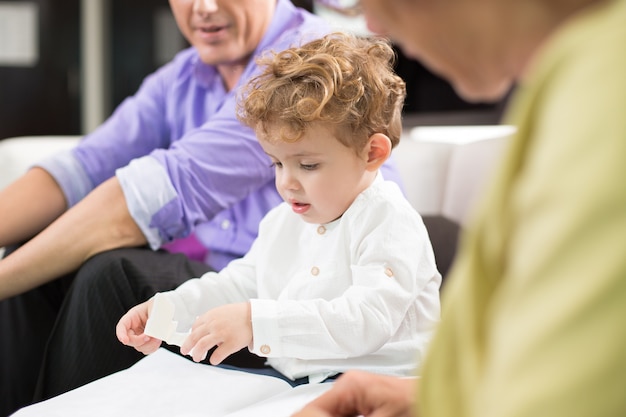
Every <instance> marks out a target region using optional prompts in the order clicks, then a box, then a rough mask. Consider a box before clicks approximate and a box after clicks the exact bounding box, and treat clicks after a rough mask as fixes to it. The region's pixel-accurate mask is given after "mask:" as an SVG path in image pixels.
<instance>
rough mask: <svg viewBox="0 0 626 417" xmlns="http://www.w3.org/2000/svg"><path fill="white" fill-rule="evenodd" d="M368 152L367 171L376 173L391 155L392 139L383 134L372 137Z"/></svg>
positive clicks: (367, 148)
mask: <svg viewBox="0 0 626 417" xmlns="http://www.w3.org/2000/svg"><path fill="white" fill-rule="evenodd" d="M365 149H366V151H367V169H368V170H369V171H376V170H377V169H378V168H380V167H381V166H382V164H384V163H385V161H386V160H387V158H389V155H391V139H389V138H388V137H387V135H383V134H382V133H374V134H373V135H372V136H370V138H369V140H368V142H367V145H366V147H365Z"/></svg>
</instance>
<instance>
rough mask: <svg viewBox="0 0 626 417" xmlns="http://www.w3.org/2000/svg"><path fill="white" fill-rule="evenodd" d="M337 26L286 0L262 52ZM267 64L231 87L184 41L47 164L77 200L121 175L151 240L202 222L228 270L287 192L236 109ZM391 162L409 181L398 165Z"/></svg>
mask: <svg viewBox="0 0 626 417" xmlns="http://www.w3.org/2000/svg"><path fill="white" fill-rule="evenodd" d="M328 31H329V27H328V24H327V23H326V22H325V21H324V20H322V19H321V18H319V17H317V16H315V15H313V14H310V13H308V12H306V11H305V10H303V9H299V8H296V7H294V6H293V4H292V3H291V2H290V1H289V0H278V1H277V6H276V11H275V15H274V17H273V20H272V23H271V25H270V27H269V28H268V31H267V33H266V34H265V36H264V37H263V39H262V41H261V43H260V44H259V47H258V48H257V52H256V53H255V56H256V55H258V54H259V53H261V52H263V51H268V50H275V51H279V50H283V49H285V48H287V47H290V46H292V45H294V44H296V43H302V42H304V41H307V40H310V39H312V38H315V37H318V36H321V35H323V34H324V33H327V32H328ZM257 71H258V67H257V65H256V63H255V62H254V59H252V60H251V61H250V63H249V64H248V66H247V68H246V69H245V71H244V74H243V75H242V77H241V79H240V81H239V84H238V85H237V87H235V88H234V89H233V90H231V91H226V90H225V89H224V86H223V83H222V80H221V78H220V76H219V74H218V73H217V71H216V69H215V68H214V67H211V66H208V65H206V64H204V63H202V62H201V61H200V59H199V56H198V54H197V53H196V50H195V49H194V48H188V49H186V50H184V51H181V52H180V53H178V54H177V55H176V57H175V58H174V59H173V60H172V61H171V62H170V63H168V64H166V65H164V66H163V67H161V68H160V69H158V70H157V71H156V72H154V73H153V74H151V75H149V76H148V77H146V79H145V80H144V82H143V83H142V85H141V86H140V88H139V90H138V91H137V93H136V94H135V95H134V96H132V97H129V98H127V99H126V100H125V101H124V102H122V103H121V104H120V105H119V106H118V107H117V109H116V110H115V112H114V113H113V114H112V115H111V117H110V118H109V119H108V120H106V121H105V123H103V124H102V126H100V127H99V128H98V129H96V130H95V131H94V132H93V133H91V134H89V135H87V136H85V138H84V139H83V140H82V141H81V142H80V143H79V145H78V146H77V147H76V148H75V149H73V150H72V151H70V152H66V153H63V154H59V155H57V156H55V157H53V158H50V159H48V160H45V161H43V162H42V163H40V164H39V166H41V167H43V168H44V169H46V170H47V171H48V172H50V173H51V175H52V176H53V177H54V178H55V179H56V181H57V182H58V183H59V185H60V186H61V188H62V189H63V192H64V193H65V196H66V198H67V200H68V203H69V205H70V206H72V205H74V204H76V203H77V202H78V201H80V200H81V199H82V198H83V197H85V196H86V195H87V194H88V193H89V192H90V191H91V190H93V189H94V188H95V187H96V186H98V185H99V184H101V183H102V182H104V181H105V180H107V179H109V178H111V177H112V176H113V175H117V178H118V179H119V181H120V184H121V186H122V190H123V192H124V196H125V198H126V201H127V204H128V208H129V211H130V213H131V215H132V217H133V219H134V220H135V221H136V223H137V225H138V226H139V227H140V229H141V230H142V232H143V233H144V235H145V237H146V239H147V240H148V242H149V244H150V247H152V248H153V249H155V250H156V249H158V248H160V247H162V246H164V245H167V244H170V242H173V241H174V240H176V239H180V238H184V237H187V236H189V235H190V234H191V233H192V232H193V233H194V234H195V239H194V240H195V241H196V242H200V243H201V244H202V245H203V246H204V247H205V248H206V249H207V250H208V253H207V255H206V257H205V259H204V261H205V262H206V263H207V264H209V265H211V266H212V267H213V268H216V269H217V270H219V269H221V268H223V267H224V266H225V265H226V264H227V263H228V262H230V261H231V260H232V259H234V258H236V257H240V256H242V255H243V254H245V253H246V252H247V251H248V249H249V248H250V245H251V244H252V241H253V240H254V239H255V238H256V236H257V232H258V225H259V221H260V220H261V218H262V217H263V216H264V215H265V213H267V212H268V211H269V210H270V209H271V208H273V207H274V206H276V205H278V204H279V203H280V202H281V201H282V200H281V198H280V196H279V195H278V193H277V191H276V188H275V186H274V170H273V169H272V168H270V165H271V161H270V160H269V158H268V157H267V155H265V153H264V152H263V150H262V148H261V146H260V145H259V144H258V142H257V139H256V137H255V135H254V132H253V131H252V130H251V129H250V128H248V127H245V126H243V125H242V124H241V123H240V122H239V121H238V119H237V117H236V106H235V102H236V98H237V90H238V89H239V88H240V87H241V86H242V85H244V84H245V82H246V81H247V80H248V79H249V78H250V77H251V76H253V75H254V74H255V73H256V72H257ZM388 165H389V164H388ZM383 172H384V176H385V178H386V179H391V180H395V181H397V182H399V175H398V174H397V172H396V171H395V169H393V167H390V166H387V167H386V169H384V170H383ZM194 240H192V241H191V242H193V241H194ZM182 250H183V251H185V249H182ZM190 250H191V249H190ZM196 250H197V249H196Z"/></svg>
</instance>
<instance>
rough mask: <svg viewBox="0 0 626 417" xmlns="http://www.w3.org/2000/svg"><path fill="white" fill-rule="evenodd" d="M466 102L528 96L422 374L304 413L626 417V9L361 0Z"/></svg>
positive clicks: (345, 389) (517, 111)
mask: <svg viewBox="0 0 626 417" xmlns="http://www.w3.org/2000/svg"><path fill="white" fill-rule="evenodd" d="M362 8H363V10H364V11H365V12H366V15H367V17H368V20H369V22H370V28H372V29H375V30H376V29H377V28H378V29H381V30H382V31H384V32H386V33H388V34H389V35H390V36H391V37H392V38H394V39H396V40H397V42H398V43H399V44H400V45H401V47H403V49H404V51H405V52H406V53H407V54H409V55H412V56H414V57H415V58H418V59H421V60H422V61H423V62H424V63H425V64H427V65H428V66H430V67H431V68H432V69H433V70H435V71H437V72H438V73H440V74H441V75H443V76H445V77H446V78H448V79H449V80H450V82H451V83H452V84H453V85H454V86H455V88H456V89H457V91H458V92H459V93H461V94H462V95H463V96H464V97H466V98H468V99H490V98H496V97H499V95H500V94H502V93H504V92H505V91H507V90H508V88H509V86H510V85H511V83H513V82H516V83H517V84H518V86H517V88H516V92H515V95H514V97H513V100H512V102H511V104H510V107H509V109H508V112H507V118H506V120H505V121H506V122H507V123H511V124H514V125H516V126H517V127H518V134H517V136H516V137H515V139H514V140H513V142H512V143H511V146H510V148H509V149H508V152H507V154H506V156H505V159H504V163H503V165H502V166H501V169H500V171H499V172H498V175H496V176H495V178H494V181H493V183H492V184H491V187H489V189H488V190H487V192H486V194H485V195H484V197H483V199H482V200H481V202H480V204H479V205H478V207H476V210H475V212H474V217H473V221H472V222H471V226H470V227H469V228H468V230H466V233H465V235H464V236H463V239H462V243H461V249H460V253H459V256H458V258H457V259H456V261H455V265H454V267H453V270H452V272H451V275H450V277H449V281H448V284H447V286H446V290H445V292H444V294H443V311H442V321H441V323H440V326H439V328H438V330H437V332H436V335H435V338H434V339H433V341H432V343H431V345H430V349H429V352H428V354H427V357H426V359H425V361H424V366H423V368H422V369H420V370H419V373H420V374H421V378H419V379H414V380H406V379H394V378H389V377H381V376H377V375H372V374H366V373H352V374H351V373H347V374H345V375H344V376H343V377H342V378H340V379H339V380H338V381H337V382H336V383H335V387H334V388H333V389H332V390H330V391H329V392H328V393H327V394H325V395H323V396H322V397H320V398H318V399H317V400H315V401H314V402H312V403H311V404H310V405H309V406H307V407H306V408H305V409H304V410H303V411H302V412H301V413H300V414H298V416H299V417H304V416H306V417H311V416H352V415H365V416H376V417H382V416H391V415H393V416H409V415H419V416H422V417H433V416H449V417H464V416H475V417H491V416H494V417H527V416H532V417H538V416H539V417H541V416H549V417H555V416H556V417H560V416H567V417H572V416H594V417H603V416H607V417H608V416H624V415H626V326H624V324H623V323H624V320H625V318H626V185H625V184H624V182H623V181H624V178H626V0H523V1H520V0H480V1H477V0H420V1H418V0H363V1H362Z"/></svg>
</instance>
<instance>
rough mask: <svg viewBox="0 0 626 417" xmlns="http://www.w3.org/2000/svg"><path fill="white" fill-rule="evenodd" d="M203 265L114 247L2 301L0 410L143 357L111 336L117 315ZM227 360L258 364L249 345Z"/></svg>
mask: <svg viewBox="0 0 626 417" xmlns="http://www.w3.org/2000/svg"><path fill="white" fill-rule="evenodd" d="M209 270H211V268H210V267H209V266H207V265H205V264H202V263H199V262H195V261H191V260H189V259H188V258H187V257H186V256H184V255H181V254H171V253H167V252H163V251H159V252H153V251H151V250H149V249H144V248H134V249H117V250H113V251H109V252H104V253H102V254H99V255H96V256H94V257H93V258H91V259H89V260H88V261H87V262H85V264H84V265H83V266H82V267H81V268H80V269H79V270H78V271H77V272H76V273H75V274H73V275H72V276H68V277H63V278H61V279H59V280H56V281H54V282H52V283H49V284H47V285H44V286H42V287H39V288H36V289H34V290H32V291H30V292H28V293H26V294H23V295H20V296H18V297H14V298H12V299H10V300H6V301H2V302H0V337H1V338H2V341H1V342H0V364H1V366H0V368H1V369H2V372H0V378H1V380H0V393H1V395H0V415H1V416H4V415H8V414H10V413H11V412H12V411H14V410H16V409H17V408H19V407H22V406H25V405H28V404H30V403H32V402H37V401H40V400H44V399H47V398H50V397H52V396H55V395H58V394H61V393H63V392H66V391H69V390H71V389H74V388H76V387H79V386H81V385H84V384H86V383H88V382H91V381H94V380H96V379H98V378H101V377H103V376H105V375H109V374H111V373H113V372H117V371H119V370H122V369H125V368H128V367H129V366H131V365H133V364H134V363H135V362H137V361H138V360H139V359H141V358H142V357H143V354H141V353H139V352H137V351H136V350H135V349H133V348H131V347H128V346H124V345H122V344H121V343H120V342H119V341H118V340H117V337H116V336H115V326H116V324H117V322H118V320H119V319H120V317H121V316H122V315H123V314H124V313H126V312H127V311H128V310H129V309H130V308H131V307H133V306H135V305H137V304H139V303H141V302H143V301H145V300H147V299H149V298H150V297H152V296H153V295H154V294H155V293H156V292H160V291H168V290H171V289H173V288H175V287H177V286H178V285H180V284H182V283H183V282H184V281H186V280H187V279H189V278H192V277H198V276H200V275H202V274H203V273H205V272H207V271H209ZM164 346H165V347H167V348H169V349H171V350H172V351H174V352H178V347H176V346H174V347H169V346H167V345H164ZM227 362H228V363H229V364H232V365H235V366H241V367H252V368H256V367H261V366H263V359H261V358H259V357H257V356H255V355H253V354H251V353H249V352H248V351H247V349H242V350H241V351H240V352H238V353H237V354H235V355H232V356H231V357H230V358H229V360H228V361H227Z"/></svg>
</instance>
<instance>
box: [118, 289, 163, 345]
mask: <svg viewBox="0 0 626 417" xmlns="http://www.w3.org/2000/svg"><path fill="white" fill-rule="evenodd" d="M151 308H152V299H150V300H148V301H146V302H145V303H142V304H138V305H136V306H135V307H133V308H131V309H130V310H128V312H127V313H126V314H124V315H123V316H122V318H121V319H120V321H119V322H118V323H117V326H116V327H115V334H116V335H117V339H118V340H119V341H120V342H122V343H123V344H125V345H126V346H132V347H134V348H135V349H137V350H138V351H139V352H141V353H143V354H144V355H148V354H150V353H152V352H155V351H156V350H157V349H158V348H159V347H160V346H161V341H160V340H159V339H155V338H154V337H150V336H147V335H145V334H143V331H144V328H145V327H146V323H147V322H148V316H149V313H150V309H151Z"/></svg>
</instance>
